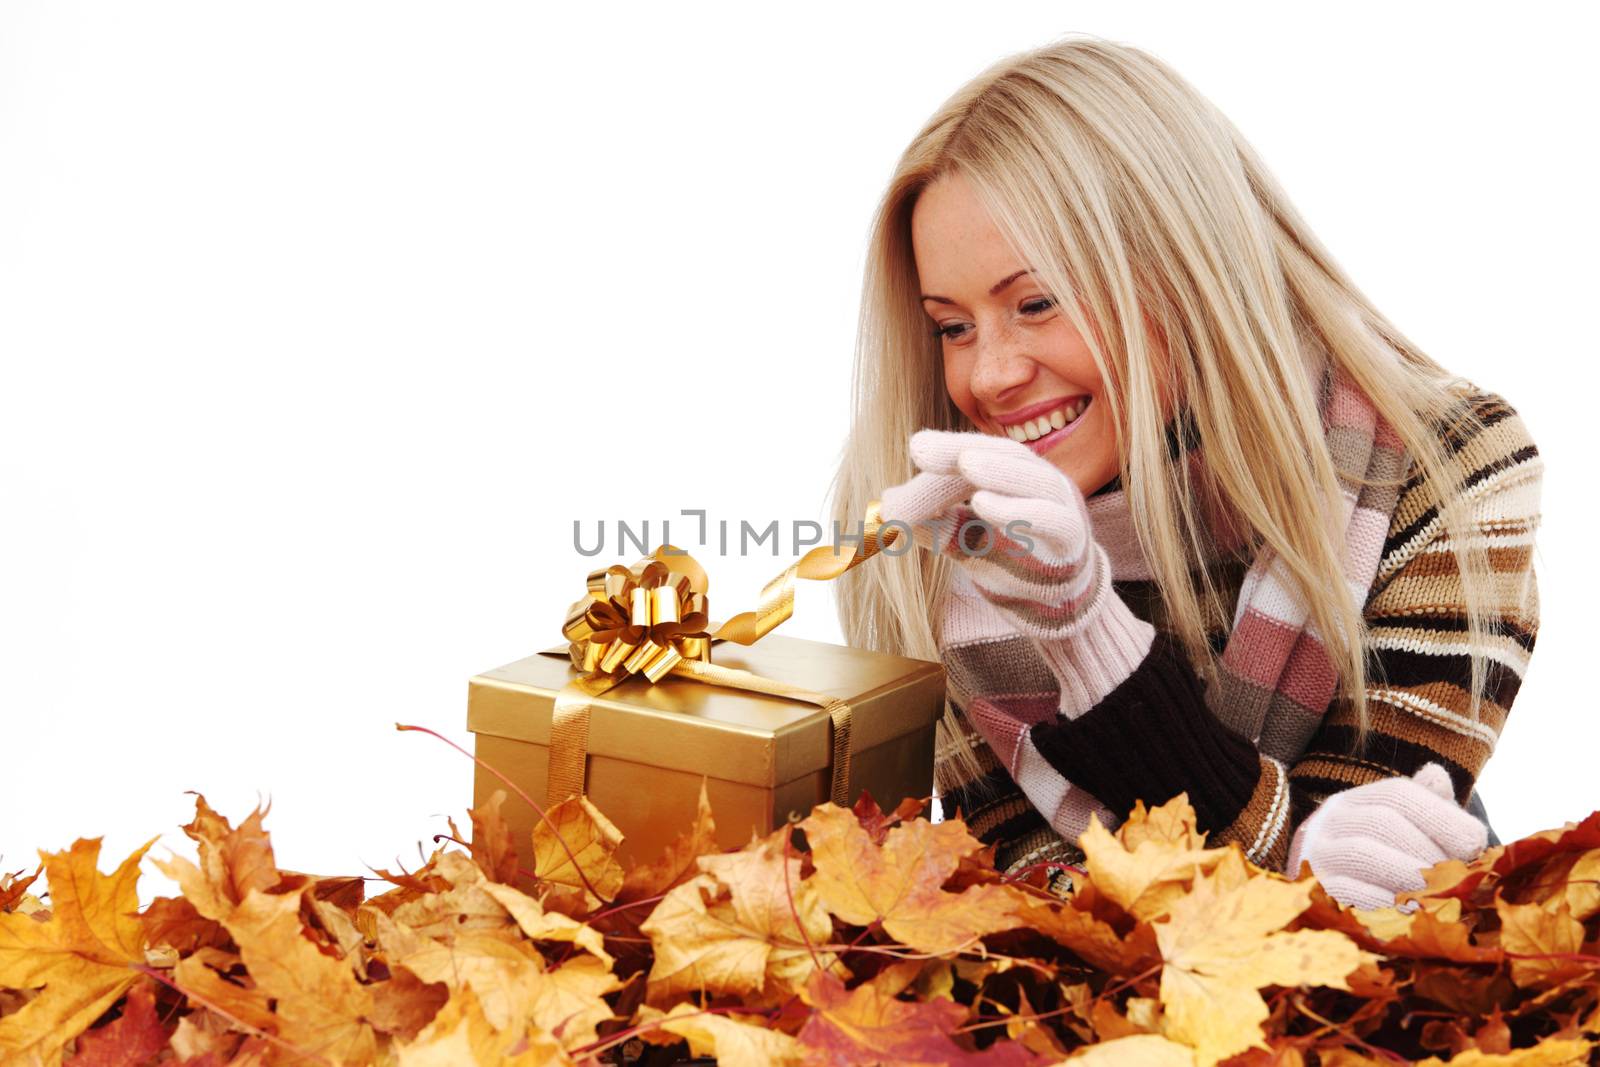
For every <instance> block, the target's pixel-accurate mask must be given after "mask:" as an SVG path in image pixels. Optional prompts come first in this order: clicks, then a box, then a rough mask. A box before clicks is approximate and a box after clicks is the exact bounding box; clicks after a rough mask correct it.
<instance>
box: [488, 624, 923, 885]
mask: <svg viewBox="0 0 1600 1067" xmlns="http://www.w3.org/2000/svg"><path fill="white" fill-rule="evenodd" d="M712 661H713V662H714V663H717V664H719V665H722V666H725V667H735V668H739V669H741V670H746V671H750V672H752V673H755V674H759V675H763V676H765V677H768V678H773V679H778V680H780V681H785V682H791V683H793V684H795V685H799V686H804V687H805V688H807V689H810V690H813V691H815V692H818V693H822V694H825V695H828V696H833V697H838V698H840V699H843V700H847V701H849V702H850V704H851V707H852V709H853V714H852V723H851V728H850V741H851V744H850V750H851V753H852V755H851V759H850V774H849V778H848V780H847V781H848V795H849V797H850V799H851V801H852V802H854V801H855V800H856V799H857V798H858V797H859V796H860V794H861V791H862V790H863V789H865V790H868V791H869V792H871V794H872V796H873V797H874V798H875V799H876V800H877V801H878V802H879V803H880V804H881V805H882V806H883V807H884V808H885V809H886V810H887V809H889V808H892V807H893V806H894V805H895V804H897V803H899V802H900V801H901V800H902V799H903V798H905V797H908V796H916V797H924V796H927V795H928V794H929V793H930V792H931V791H932V784H933V738H934V724H935V723H936V722H937V721H938V719H939V716H940V714H941V713H942V711H943V709H944V694H945V678H944V668H943V667H942V666H941V665H940V664H938V663H930V662H927V661H925V660H919V659H907V658H904V657H900V656H889V655H884V654H882V653H877V652H867V651H863V650H861V649H855V648H847V647H844V646H842V645H834V644H828V643H825V642H821V641H808V640H805V639H802V638H795V637H783V636H779V635H777V634H770V635H768V636H766V637H763V638H762V639H761V640H760V641H758V642H757V643H755V644H753V645H748V646H745V645H739V644H735V643H733V642H729V641H717V642H715V643H714V646H713V651H712ZM577 677H579V674H578V671H577V669H576V668H575V667H574V665H573V663H572V660H571V658H570V656H569V654H568V646H566V645H561V646H558V647H556V648H552V649H549V650H547V651H544V652H540V653H537V654H535V655H532V656H528V657H527V658H525V659H520V660H517V661H516V662H515V663H508V664H506V665H505V666H504V667H498V668H496V669H494V670H492V671H485V672H484V673H482V674H480V675H478V676H476V677H474V678H473V679H472V680H471V681H470V683H469V684H468V687H467V729H469V730H471V731H472V732H473V734H474V735H475V737H476V749H477V755H478V758H479V759H481V760H483V761H484V762H485V763H487V764H489V766H491V767H494V768H495V769H496V770H498V771H499V772H500V773H501V774H504V775H505V776H506V777H507V778H509V779H511V780H512V781H513V782H515V783H517V785H518V786H519V787H520V788H521V789H522V790H523V791H524V792H525V793H527V794H528V795H529V796H530V797H532V798H533V799H534V800H536V801H538V802H539V803H540V804H543V803H544V802H545V786H546V774H547V771H548V761H549V753H550V749H549V743H550V718H551V711H552V708H553V706H554V703H555V699H556V694H557V693H558V692H559V691H560V690H561V688H562V687H563V686H564V685H566V684H567V683H568V682H569V681H572V680H573V679H575V678H577ZM830 725H831V723H830V718H829V713H828V711H826V710H825V709H823V708H820V707H817V706H815V705H813V704H808V703H802V702H801V701H798V700H791V699H786V698H783V697H776V696H769V695H767V694H764V693H756V692H750V691H748V690H743V689H733V688H727V687H723V686H718V685H712V684H709V683H706V682H702V681H698V680H696V679H692V678H686V677H682V676H679V675H668V676H666V677H664V678H663V679H662V680H661V681H659V682H656V683H654V684H652V683H650V682H649V681H648V680H647V679H645V678H642V677H638V676H634V677H630V678H628V679H627V680H626V681H624V682H621V683H620V684H618V685H617V686H615V687H614V688H612V689H610V690H608V691H607V692H605V693H604V694H602V695H601V696H599V697H597V698H595V699H594V700H593V701H592V711H591V718H590V725H589V743H588V753H589V754H588V761H587V774H586V778H585V789H584V791H585V793H586V794H587V795H588V797H589V799H590V800H591V801H593V802H594V804H595V806H597V807H598V808H599V809H600V811H601V812H603V813H604V814H605V816H606V817H607V818H609V819H610V820H611V821H612V822H613V823H615V824H616V826H617V828H618V829H619V830H621V831H622V833H623V834H624V835H625V838H624V840H623V843H622V845H621V847H620V849H619V850H618V857H619V859H621V860H622V862H623V863H624V864H630V863H637V862H650V861H651V860H654V859H655V858H656V857H657V856H658V855H659V854H660V852H661V850H662V849H664V848H665V847H666V846H667V845H669V844H670V843H671V842H672V840H673V839H674V838H675V837H677V836H678V835H679V834H681V833H683V832H684V831H685V830H687V829H688V828H689V826H690V824H691V823H692V822H693V820H694V813H695V806H696V803H697V801H698V799H699V795H700V782H701V776H702V775H704V776H706V778H707V781H706V792H707V796H708V797H709V799H710V802H711V810H712V812H713V814H714V816H715V819H716V826H717V840H718V843H719V844H720V846H721V847H723V848H738V847H740V846H742V845H744V844H745V843H746V842H748V841H749V840H750V836H751V834H752V833H757V834H765V833H767V832H769V831H771V830H773V829H775V828H777V827H778V826H781V825H782V824H783V823H784V821H786V820H787V819H788V818H789V816H790V815H791V814H795V815H804V814H805V813H806V812H808V811H810V810H811V808H812V807H813V806H814V805H816V804H819V803H821V802H822V801H825V800H827V799H829V790H830V786H831V781H832V777H831V776H832V758H833V749H832V734H831V732H830ZM476 771H477V773H476V778H475V781H474V785H473V797H474V800H473V802H474V804H482V803H483V802H484V801H486V800H487V799H488V798H489V796H490V795H491V794H492V793H493V792H494V791H495V790H496V789H502V788H505V785H504V783H503V782H501V781H500V779H499V778H497V777H496V776H495V775H494V774H492V773H490V772H489V771H488V770H486V769H485V768H484V767H482V766H478V767H477V768H476ZM506 792H507V794H508V796H507V800H506V804H505V806H504V808H503V809H502V811H503V812H504V814H505V817H506V819H507V821H508V823H509V824H510V827H511V830H512V833H513V834H514V836H515V840H516V842H517V847H518V850H519V853H520V855H521V859H522V865H523V866H524V867H525V868H531V866H532V864H531V851H532V846H531V843H530V838H529V835H530V834H531V832H532V830H533V826H534V823H535V822H536V821H537V818H538V816H537V815H536V814H535V813H534V811H533V809H532V808H531V807H529V805H528V804H527V803H526V802H525V801H523V800H522V799H521V798H520V797H517V796H515V795H511V793H512V791H511V790H509V789H507V790H506Z"/></svg>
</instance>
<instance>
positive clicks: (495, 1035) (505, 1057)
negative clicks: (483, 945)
mask: <svg viewBox="0 0 1600 1067" xmlns="http://www.w3.org/2000/svg"><path fill="white" fill-rule="evenodd" d="M519 1047H520V1048H522V1051H521V1052H520V1053H518V1054H513V1053H512V1050H513V1049H515V1048H519ZM396 1048H397V1051H398V1056H397V1059H396V1063H397V1064H398V1065H399V1067H460V1065H462V1064H481V1065H483V1067H492V1065H500V1064H505V1065H507V1067H534V1065H536V1064H538V1065H544V1064H552V1065H558V1064H570V1063H572V1062H573V1061H572V1058H571V1057H570V1056H568V1055H567V1053H566V1050H565V1049H563V1048H562V1047H561V1045H560V1044H559V1043H558V1042H557V1041H556V1040H555V1039H554V1038H553V1037H551V1036H550V1035H549V1034H546V1033H544V1032H542V1031H540V1030H538V1029H537V1028H531V1029H526V1030H525V1029H524V1028H515V1029H509V1030H502V1029H500V1028H498V1027H496V1026H495V1025H494V1024H493V1023H492V1022H490V1021H489V1018H488V1016H487V1015H485V1014H484V1010H483V1004H482V1002H481V1001H480V1000H479V998H478V995H477V994H476V993H474V992H473V990H472V987H471V986H460V987H458V988H457V989H456V990H455V992H454V993H453V994H452V995H451V997H450V999H449V1000H448V1001H447V1002H446V1003H445V1005H444V1007H442V1008H440V1009H439V1013H438V1014H437V1015H435V1016H434V1017H433V1020H432V1021H431V1022H429V1023H428V1025H427V1026H425V1027H423V1028H422V1030H421V1031H420V1032H419V1033H418V1034H417V1036H416V1037H415V1038H414V1039H412V1040H411V1041H408V1042H405V1043H404V1044H399V1043H397V1044H396Z"/></svg>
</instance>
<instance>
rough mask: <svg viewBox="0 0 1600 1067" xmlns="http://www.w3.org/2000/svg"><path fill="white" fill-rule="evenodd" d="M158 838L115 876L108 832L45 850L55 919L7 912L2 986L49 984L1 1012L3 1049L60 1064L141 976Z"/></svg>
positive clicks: (2, 922) (1, 929)
mask: <svg viewBox="0 0 1600 1067" xmlns="http://www.w3.org/2000/svg"><path fill="white" fill-rule="evenodd" d="M157 840H158V838H155V837H152V838H151V839H150V840H149V841H146V842H145V843H144V844H143V845H141V846H140V847H139V848H138V849H136V850H134V852H133V854H132V855H130V856H129V857H128V858H127V859H125V860H123V861H122V863H121V864H120V865H119V866H118V867H117V869H116V870H115V871H114V872H113V873H112V874H110V875H109V876H108V875H104V874H101V873H100V868H99V859H100V843H101V841H102V838H98V837H93V838H79V839H78V840H76V841H74V842H73V843H72V847H71V848H70V849H68V850H67V851H65V852H45V851H43V850H41V851H40V853H39V857H40V858H41V859H42V860H43V861H44V867H45V877H46V879H47V880H48V881H49V884H50V918H49V920H48V921H46V922H39V921H38V920H36V919H34V918H32V917H30V916H28V915H25V914H22V913H19V912H4V913H0V988H10V989H36V988H38V987H39V986H43V987H44V989H43V991H42V992H40V993H39V994H38V995H37V996H34V997H33V998H32V999H31V1000H29V1001H28V1002H27V1003H26V1004H25V1005H23V1006H22V1007H21V1008H20V1009H18V1010H16V1011H14V1012H12V1013H10V1014H8V1015H6V1016H5V1017H4V1018H0V1051H3V1052H6V1053H11V1054H14V1056H15V1058H17V1059H19V1060H20V1059H22V1058H23V1057H24V1056H26V1057H29V1058H31V1059H33V1060H36V1061H38V1062H43V1063H52V1064H53V1063H59V1062H60V1060H61V1053H62V1049H63V1048H64V1047H65V1045H66V1043H67V1042H69V1041H71V1040H72V1039H73V1038H75V1037H77V1036H78V1035H79V1034H80V1033H82V1032H83V1031H84V1030H87V1029H88V1028H89V1026H90V1025H91V1024H92V1023H93V1022H94V1021H95V1020H96V1019H97V1018H99V1016H100V1015H101V1014H102V1013H103V1012H104V1011H105V1010H106V1009H107V1008H109V1007H110V1006H111V1005H112V1004H114V1003H115V1002H116V1001H117V998H119V997H121V996H122V994H123V993H124V992H125V991H126V990H127V989H128V987H129V986H131V985H132V984H133V983H134V981H135V980H136V979H137V978H138V977H139V972H137V971H135V970H134V969H133V968H134V967H136V966H139V965H142V964H143V963H144V962H145V960H144V926H143V923H142V921H141V920H140V918H139V914H138V910H139V891H138V883H139V861H140V860H141V859H142V858H143V857H144V854H145V852H146V851H148V850H149V848H150V846H151V845H153V844H155V843H156V841H157ZM4 1058H5V1059H11V1058H12V1056H6V1057H4Z"/></svg>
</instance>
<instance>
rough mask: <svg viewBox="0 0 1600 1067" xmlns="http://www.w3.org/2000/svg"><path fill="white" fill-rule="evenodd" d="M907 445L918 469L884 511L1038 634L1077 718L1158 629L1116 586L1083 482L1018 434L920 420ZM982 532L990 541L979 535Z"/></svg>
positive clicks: (1021, 628) (889, 493)
mask: <svg viewBox="0 0 1600 1067" xmlns="http://www.w3.org/2000/svg"><path fill="white" fill-rule="evenodd" d="M910 452H911V459H912V462H914V463H915V464H916V465H917V466H918V467H919V468H921V471H920V473H918V474H917V475H916V476H915V477H913V478H912V479H911V480H910V481H908V482H905V483H904V484H902V485H897V486H893V487H891V488H889V489H886V490H885V491H884V492H883V494H882V506H881V508H880V515H881V517H882V518H883V519H884V520H885V521H886V522H887V521H890V520H899V521H902V522H905V523H907V524H909V525H910V526H911V527H912V531H913V534H914V536H915V538H916V540H917V543H918V544H920V545H922V546H923V547H924V548H928V549H930V550H933V551H942V552H946V553H948V554H949V555H951V556H952V557H953V558H954V559H955V561H956V562H957V563H958V564H959V565H960V566H961V567H962V569H963V570H964V571H965V572H966V574H967V575H968V577H969V578H970V579H971V581H972V585H973V586H974V587H975V588H976V589H977V590H978V592H980V593H981V594H982V596H983V597H984V598H985V599H986V600H987V601H988V602H989V603H990V604H992V605H994V607H995V608H996V609H998V610H999V611H1000V612H1002V613H1003V614H1004V615H1005V616H1006V617H1007V618H1008V619H1009V620H1010V622H1011V624H1012V627H1013V628H1014V629H1015V630H1016V631H1017V632H1018V633H1020V634H1024V635H1027V636H1029V637H1031V638H1034V639H1036V640H1037V641H1038V642H1039V651H1040V653H1041V654H1042V655H1043V656H1044V658H1045V660H1046V662H1047V663H1048V664H1049V665H1050V668H1051V670H1052V671H1053V672H1054V673H1055V674H1056V676H1057V678H1058V679H1059V681H1060V683H1061V686H1062V692H1061V708H1060V710H1061V712H1062V713H1063V714H1065V715H1067V716H1068V717H1071V718H1076V717H1077V716H1078V715H1080V714H1082V713H1083V712H1085V711H1087V710H1088V709H1089V708H1091V707H1093V706H1094V705H1095V704H1096V703H1097V702H1099V701H1100V700H1102V699H1104V697H1105V696H1106V694H1107V693H1109V692H1111V691H1112V690H1113V689H1115V688H1116V687H1117V685H1118V684H1119V683H1120V682H1121V681H1122V680H1123V679H1125V678H1127V676H1128V675H1129V674H1131V673H1133V671H1134V669H1135V668H1136V667H1137V666H1138V665H1139V663H1140V661H1141V660H1143V659H1144V657H1145V654H1146V653H1147V652H1148V651H1149V650H1150V645H1151V642H1152V641H1153V640H1154V638H1155V628H1154V627H1153V626H1151V625H1150V624H1149V623H1147V622H1145V621H1144V620H1142V619H1140V618H1138V617H1137V616H1136V615H1134V613H1133V612H1132V611H1131V610H1130V609H1129V608H1128V606H1127V605H1126V604H1125V603H1124V602H1123V601H1122V599H1121V598H1120V597H1119V596H1118V595H1117V594H1116V592H1115V591H1114V590H1113V589H1112V586H1111V567H1110V563H1109V561H1108V560H1107V557H1106V551H1105V549H1104V548H1103V547H1102V546H1101V545H1100V544H1099V543H1098V542H1097V541H1096V540H1095V538H1094V534H1093V530H1092V529H1091V524H1090V520H1089V513H1088V510H1087V507H1086V505H1085V502H1084V497H1083V493H1082V491H1081V490H1079V488H1078V486H1077V485H1076V484H1075V483H1074V482H1073V481H1072V479H1071V478H1069V477H1067V475H1066V474H1065V473H1064V472H1063V471H1062V470H1061V469H1060V468H1059V467H1057V466H1056V465H1055V464H1053V463H1051V462H1050V461H1049V460H1047V459H1045V458H1044V457H1043V456H1040V455H1038V454H1036V453H1035V452H1034V451H1033V450H1031V449H1030V448H1028V447H1027V446H1026V445H1024V444H1022V443H1021V442H1018V441H1014V440H1012V439H1011V438H1009V437H1001V436H997V435H994V434H982V433H957V432H952V431H947V430H920V431H918V432H917V433H915V434H913V435H912V436H911V441H910ZM969 524H970V525H969ZM1014 524H1015V525H1014ZM963 529H965V531H966V535H965V540H966V542H967V543H968V545H969V548H967V549H963V548H962V540H960V539H958V534H959V532H960V531H962V530H963ZM1008 530H1012V531H1014V532H1015V533H1016V534H1017V535H1019V536H1020V537H1025V538H1026V540H1027V541H1030V542H1031V543H1032V544H1031V547H1029V546H1027V545H1026V544H1025V543H1024V542H1023V541H1021V540H1018V539H1015V538H1013V537H1009V536H1007V531H1008ZM985 531H986V532H987V534H988V536H987V538H986V540H985V539H983V538H981V536H975V535H982V534H984V533H985ZM974 540H982V541H983V544H982V545H974V544H972V542H973V541H974ZM984 546H986V547H984Z"/></svg>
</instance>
